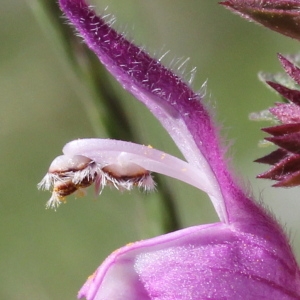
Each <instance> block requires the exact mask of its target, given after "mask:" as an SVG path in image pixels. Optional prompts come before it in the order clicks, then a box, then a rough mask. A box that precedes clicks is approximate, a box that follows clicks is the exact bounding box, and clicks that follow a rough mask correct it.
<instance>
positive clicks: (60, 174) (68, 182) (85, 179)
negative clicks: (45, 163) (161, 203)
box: [38, 155, 155, 209]
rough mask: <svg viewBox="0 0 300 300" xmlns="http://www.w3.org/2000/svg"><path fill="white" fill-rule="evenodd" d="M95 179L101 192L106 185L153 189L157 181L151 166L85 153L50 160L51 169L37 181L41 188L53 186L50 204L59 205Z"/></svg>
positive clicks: (48, 204) (48, 188)
mask: <svg viewBox="0 0 300 300" xmlns="http://www.w3.org/2000/svg"><path fill="white" fill-rule="evenodd" d="M93 183H95V190H96V192H97V193H99V194H100V193H101V192H102V190H103V188H104V186H106V185H107V184H108V185H111V186H114V187H115V188H116V189H118V190H121V191H123V190H131V189H132V188H133V187H138V188H143V189H144V190H145V191H150V190H153V189H154V188H155V183H154V181H153V179H152V177H151V174H150V172H149V171H148V170H146V169H144V168H142V167H141V166H139V165H137V164H135V163H132V162H126V161H117V162H116V163H113V164H109V162H102V163H96V162H95V161H94V160H92V159H90V158H88V157H86V156H83V155H74V156H68V155H61V156H58V157H57V158H55V159H54V161H53V162H52V163H51V165H50V167H49V170H48V173H47V174H46V176H45V177H44V178H43V180H42V181H41V182H40V183H39V184H38V188H41V189H45V190H50V189H51V188H52V196H51V198H50V200H49V201H48V202H47V204H46V207H47V208H54V209H56V208H57V207H58V206H59V205H60V204H61V203H62V202H65V201H66V197H67V196H69V195H71V194H73V193H74V192H77V193H79V194H83V189H85V188H87V187H89V186H90V185H92V184H93Z"/></svg>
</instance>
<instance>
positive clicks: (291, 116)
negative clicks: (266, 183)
mask: <svg viewBox="0 0 300 300" xmlns="http://www.w3.org/2000/svg"><path fill="white" fill-rule="evenodd" d="M279 59H280V62H281V64H282V66H283V67H284V69H285V71H286V73H287V74H288V75H289V76H290V77H291V78H292V79H293V80H294V82H295V83H296V84H300V69H299V68H298V67H297V66H296V65H295V64H294V63H293V62H292V61H290V60H288V59H287V58H285V57H283V56H282V55H279ZM274 79H275V78H273V80H274ZM286 83H287V80H286ZM267 84H268V85H269V86H271V87H272V88H273V89H274V90H275V91H277V92H278V93H279V94H280V95H281V96H283V97H284V98H285V99H286V102H285V103H282V102H281V103H276V104H275V106H274V107H271V108H269V112H270V113H271V114H272V115H273V116H274V117H275V118H276V120H277V123H279V124H276V125H275V126H271V127H268V128H263V129H262V130H263V131H265V132H267V133H268V134H270V135H272V136H271V137H266V138H265V140H267V141H269V142H272V143H273V144H275V145H277V146H278V147H279V148H278V149H277V150H275V151H273V152H272V153H270V154H268V155H266V156H264V157H262V158H260V159H257V160H256V162H259V163H265V164H268V165H271V166H272V167H271V169H270V170H268V171H267V172H265V173H263V174H260V175H259V176H258V178H266V179H272V180H276V181H278V182H277V183H276V184H274V185H273V186H275V187H292V186H296V185H300V154H299V149H300V91H299V90H298V89H297V88H292V89H291V88H288V87H286V86H285V85H282V84H280V83H279V82H276V80H274V81H267ZM290 85H293V83H291V84H290Z"/></svg>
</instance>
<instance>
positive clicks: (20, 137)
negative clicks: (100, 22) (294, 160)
mask: <svg viewBox="0 0 300 300" xmlns="http://www.w3.org/2000/svg"><path fill="white" fill-rule="evenodd" d="M40 4H46V5H47V10H46V11H44V10H41V7H42V6H39V5H40ZM93 4H94V5H95V6H96V7H97V10H98V11H99V12H101V11H103V10H104V8H105V7H106V6H109V9H108V11H109V12H112V13H113V14H114V15H116V17H117V20H118V21H117V25H116V27H117V28H119V29H120V30H124V31H126V32H128V36H133V37H134V40H135V42H137V43H138V44H141V45H146V46H147V49H149V51H150V52H151V53H153V54H154V55H156V56H160V55H161V54H162V53H163V52H165V51H166V50H169V49H170V50H171V53H170V54H169V55H168V56H167V57H166V58H165V59H164V62H165V63H166V64H167V65H168V64H169V63H170V61H172V59H173V58H175V59H177V58H180V57H191V60H190V67H191V68H192V67H193V66H196V67H197V68H198V73H197V76H196V79H195V83H194V85H195V89H197V88H200V86H201V84H202V82H204V81H205V80H206V79H207V78H208V79H209V81H208V102H209V103H210V104H211V106H212V107H213V108H216V119H217V120H218V121H219V122H220V123H221V124H223V125H224V128H225V130H223V131H224V136H226V140H225V141H228V140H229V141H231V140H233V139H234V145H233V147H232V150H231V151H230V152H231V153H232V154H234V157H233V159H232V163H233V165H234V166H235V167H236V169H237V173H238V174H241V175H242V176H243V177H244V178H245V180H248V181H249V182H251V185H252V186H253V192H254V194H256V195H257V198H260V193H261V191H262V190H263V198H264V202H265V203H266V205H268V206H269V207H270V209H271V210H272V211H274V213H275V214H276V215H277V216H278V218H279V219H280V220H281V221H282V223H283V224H287V228H288V230H289V231H291V232H292V240H293V242H294V245H295V251H296V253H297V256H298V257H299V258H300V235H299V232H297V231H299V230H298V228H299V226H300V220H299V217H298V211H299V209H300V204H299V203H300V202H299V199H298V198H299V196H298V190H297V189H292V190H275V191H274V189H272V188H271V187H270V185H271V183H270V182H267V181H266V182H263V181H258V180H256V179H255V175H256V174H257V173H260V172H262V171H263V168H264V167H263V166H259V165H255V164H253V163H252V161H253V160H254V159H255V158H257V157H261V156H262V155H263V154H264V153H267V152H269V150H268V149H267V150H263V149H259V148H258V147H257V143H258V141H259V140H260V139H262V137H263V134H262V133H260V132H259V127H260V125H261V124H257V123H251V122H249V121H248V114H249V113H250V112H252V111H259V110H262V109H264V108H266V107H268V106H269V105H271V104H272V103H273V102H275V101H276V100H278V98H276V96H275V94H272V93H271V92H270V91H269V90H267V89H266V88H265V87H264V86H263V85H262V84H261V83H259V81H258V80H257V76H256V74H257V72H258V71H260V70H265V71H268V72H276V71H281V69H280V66H279V63H278V62H277V58H276V52H281V53H293V52H296V51H297V50H298V47H299V46H298V44H297V43H296V42H294V41H292V40H290V39H288V38H285V37H281V36H279V35H278V34H276V33H272V32H269V31H268V30H266V29H264V28H262V27H259V26H255V25H253V24H250V23H247V22H245V21H244V20H242V19H240V18H238V17H237V16H234V15H232V14H230V13H229V12H228V11H225V10H224V9H223V8H222V7H219V6H218V5H217V3H216V2H214V1H205V2H204V1H195V0H186V1H181V0H152V1H145V0H142V1H141V0H126V1H119V0H101V1H100V0H98V1H93ZM0 15H1V17H0V25H1V26H0V38H1V41H2V42H1V47H0V90H1V101H0V137H1V140H0V141H1V142H0V146H1V147H0V156H1V157H0V158H1V161H2V164H1V166H2V167H1V168H0V174H1V175H0V176H1V179H2V188H1V192H0V196H1V202H0V206H1V210H0V212H1V218H0V222H1V227H0V228H1V230H0V234H1V257H0V260H1V261H0V265H1V273H0V299H12V300H17V299H18V300H19V299H31V300H32V299H38V300H47V299H75V298H76V293H77V290H78V289H79V288H80V286H81V285H82V284H83V283H84V281H85V279H86V277H87V276H88V275H89V274H91V273H92V272H93V271H94V270H95V269H96V267H97V266H98V265H99V264H100V263H101V262H102V261H103V259H105V257H106V256H107V255H108V254H109V253H110V252H112V251H113V250H115V249H116V248H118V247H121V246H122V245H124V244H126V243H128V242H132V241H135V240H138V239H140V238H147V237H151V236H153V235H157V234H160V233H161V232H162V227H161V225H160V224H158V222H157V220H161V219H162V220H163V219H164V218H165V216H166V214H165V212H164V213H162V208H161V206H160V203H161V199H162V197H161V195H162V194H163V195H166V194H168V193H170V194H171V195H172V197H170V198H169V197H167V199H173V198H174V200H172V201H174V202H171V204H173V203H175V207H173V206H172V207H173V208H174V217H175V216H176V214H175V212H176V210H177V211H179V212H180V216H179V221H180V222H181V224H182V226H184V227H185V226H190V225H195V224H202V223H211V222H214V221H216V220H217V218H216V216H215V213H214V211H213V209H212V206H211V204H210V202H209V200H208V199H207V197H206V196H205V195H203V194H202V193H200V192H199V191H197V190H196V189H194V188H191V187H187V186H186V185H184V184H182V183H179V182H176V181H175V180H171V179H166V180H165V181H164V182H162V181H160V182H159V186H158V192H156V193H153V194H150V195H146V194H142V193H138V192H136V191H134V192H131V193H124V194H119V193H118V192H117V191H113V190H109V189H106V190H104V192H103V194H102V195H101V197H94V195H93V192H92V191H90V195H89V196H87V197H85V198H83V199H75V198H72V197H71V198H70V199H69V201H68V203H67V204H66V205H62V206H61V207H60V208H59V209H58V210H57V212H53V211H49V210H45V209H44V205H45V202H46V201H47V199H48V197H49V196H50V194H49V193H46V192H40V191H37V189H36V184H37V183H38V182H39V181H40V180H41V178H42V177H43V176H44V174H45V172H46V171H47V168H48V166H49V163H50V162H51V161H52V159H53V158H54V157H55V156H57V155H59V154H60V153H61V148H62V147H63V145H64V144H65V143H66V142H68V141H70V140H73V139H77V138H85V137H114V138H122V139H127V140H132V141H134V142H141V143H144V144H151V145H152V146H153V147H155V148H158V149H163V150H164V151H168V152H170V153H172V154H175V155H178V156H180V154H179V153H178V150H177V149H176V147H175V146H174V144H173V143H172V141H171V140H170V138H169V137H168V135H167V133H165V132H164V131H163V130H161V127H160V125H159V124H158V122H157V121H156V120H155V119H154V118H153V117H152V115H151V114H150V113H149V112H148V111H147V110H146V109H145V108H144V107H143V106H142V105H141V104H140V103H138V102H137V101H136V100H134V99H133V97H131V96H130V95H128V94H127V93H126V92H124V91H123V90H122V88H121V87H120V86H119V85H118V84H117V83H116V82H115V81H114V79H113V78H111V77H110V76H109V75H107V74H106V72H105V71H104V70H103V69H102V68H101V66H100V65H99V63H98V62H97V61H96V60H95V57H94V56H93V55H91V54H90V53H89V52H88V51H87V50H86V48H85V47H84V45H81V46H78V44H77V43H75V40H74V37H73V35H70V29H69V27H68V26H66V25H63V24H64V19H62V18H61V19H60V21H61V23H60V22H58V19H57V16H58V10H57V7H56V1H46V0H45V2H43V1H37V0H28V1H27V2H24V1H17V0H11V1H5V2H3V3H2V4H1V11H0ZM49 21H50V22H49ZM122 24H123V25H125V26H122ZM126 24H127V26H126ZM132 27H134V28H132ZM75 45H76V46H75ZM74 47H75V49H76V50H75V52H74V51H73V50H74ZM74 53H75V55H74ZM105 99H110V101H109V102H106V101H105ZM112 101H113V102H112ZM109 103H110V104H109ZM111 103H113V106H111ZM262 125H264V124H262ZM233 149H234V150H233ZM264 151H265V152H264ZM263 152H264V153H263ZM246 184H247V185H248V183H246ZM168 186H169V187H171V188H172V189H168ZM164 187H167V188H166V190H165V192H164V193H162V192H161V191H164ZM174 195H176V197H174ZM164 207H166V206H164ZM156 214H157V215H158V217H157V219H155V218H153V215H156ZM179 221H176V222H179ZM173 225H174V224H173ZM177 225H178V224H177ZM168 226H169V225H168ZM170 226H171V225H170Z"/></svg>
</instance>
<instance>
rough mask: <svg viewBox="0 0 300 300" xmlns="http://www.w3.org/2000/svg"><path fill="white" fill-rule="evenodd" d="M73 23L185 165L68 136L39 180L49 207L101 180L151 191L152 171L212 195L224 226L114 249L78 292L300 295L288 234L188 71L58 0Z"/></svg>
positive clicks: (143, 296) (142, 150)
mask: <svg viewBox="0 0 300 300" xmlns="http://www.w3.org/2000/svg"><path fill="white" fill-rule="evenodd" d="M59 3H60V7H61V9H62V11H63V12H64V13H65V15H66V17H67V18H68V20H69V21H70V22H71V24H73V26H74V27H75V28H76V31H77V32H78V33H79V34H80V35H81V36H82V37H83V39H84V41H85V42H86V44H87V45H88V47H89V48H90V49H92V50H93V51H94V52H95V53H96V55H97V56H98V57H99V59H100V61H101V62H102V63H103V64H104V65H105V67H106V68H107V69H108V71H109V72H111V74H112V75H113V76H114V77H115V78H116V79H117V80H118V81H119V82H120V84H121V85H122V86H123V87H124V88H125V89H126V90H128V91H129V92H130V93H132V94H133V95H134V96H135V97H136V98H137V99H138V100H139V101H141V102H142V103H143V104H144V105H146V107H148V108H149V110H150V111H151V112H152V113H153V115H154V116H155V117H156V118H157V119H158V120H159V121H160V122H161V124H162V125H163V127H164V128H165V129H166V130H167V131H168V132H169V134H170V136H171V137H172V138H173V140H174V142H175V143H176V144H177V146H178V148H179V149H180V151H181V152H182V153H183V155H184V157H185V159H186V161H182V160H179V159H177V158H175V157H172V156H170V155H167V154H166V153H164V152H161V151H158V150H155V149H152V148H151V147H148V146H141V145H136V144H133V143H127V142H122V141H114V140H100V139H83V140H77V141H73V142H70V143H69V144H67V145H66V146H65V147H64V149H63V152H64V155H63V156H60V157H59V158H57V159H56V160H54V162H53V164H52V165H51V166H50V168H49V171H48V174H47V175H46V177H45V178H44V180H43V181H42V183H41V186H43V187H45V188H46V189H49V188H51V186H53V195H52V198H51V199H52V200H51V199H50V201H51V202H50V206H56V205H57V204H59V203H60V202H61V201H64V198H65V196H67V195H69V194H71V193H73V192H74V191H77V190H80V189H83V188H85V187H87V186H89V185H91V184H93V183H94V184H95V186H96V190H99V191H100V190H101V189H102V187H103V186H104V185H105V184H111V185H113V186H115V187H116V188H120V189H130V188H132V187H134V186H139V187H142V188H146V189H152V188H153V187H154V184H153V182H152V179H151V172H160V173H163V174H165V175H168V176H172V177H174V178H177V179H180V180H183V181H185V182H187V183H189V184H192V185H193V186H196V187H197V188H199V189H202V190H203V191H205V192H206V193H207V194H208V195H209V196H210V198H211V200H212V203H213V205H214V207H215V209H216V212H217V214H218V216H219V218H220V221H221V222H220V223H216V224H210V225H200V226H195V227H191V228H186V229H183V230H180V231H177V232H173V233H169V234H166V235H162V236H159V237H156V238H153V239H149V240H145V241H140V242H136V243H133V244H128V245H127V246H125V247H123V248H121V249H119V250H117V251H115V252H113V253H112V254H111V255H110V256H109V257H108V258H107V259H106V260H105V262H104V263H103V264H102V265H101V266H100V267H99V268H98V269H97V271H96V272H95V273H94V275H92V276H91V277H90V278H89V279H88V281H87V282H86V284H85V285H84V286H83V287H82V289H81V290H80V292H79V297H80V298H81V297H86V299H98V300H100V299H101V300H111V299H114V300H118V299H122V300H124V299H125V300H126V299H128V300H134V299H139V300H154V299H155V300H174V299H182V300H188V299H193V300H195V299H197V300H198V299H199V300H200V299H280V300H281V299H300V279H299V268H298V265H297V262H296V260H295V258H294V255H293V253H292V250H291V247H290V245H289V242H288V239H287V237H286V235H285V233H284V231H283V229H282V228H281V226H280V225H279V224H278V223H277V221H276V220H275V218H273V217H272V216H271V215H270V214H269V213H268V212H266V211H265V210H264V209H263V208H262V207H261V205H259V204H258V203H256V202H255V201H253V199H252V198H251V196H250V195H248V194H247V193H245V192H244V190H243V189H242V188H241V187H240V186H239V185H238V184H237V183H236V180H235V179H234V178H233V176H232V174H231V172H230V171H229V169H228V166H227V163H226V160H225V159H224V150H223V149H222V147H221V146H220V142H219V137H218V135H219V133H218V128H217V127H216V126H215V124H214V122H213V121H212V118H211V116H210V114H209V112H208V110H207V108H206V107H205V105H204V104H203V99H202V96H201V95H199V94H197V93H195V92H193V90H192V89H191V87H190V85H189V84H188V83H186V82H185V81H184V80H183V79H182V78H181V77H180V76H178V75H175V74H174V73H173V72H172V71H171V70H169V69H167V68H165V67H164V66H163V65H161V63H160V62H159V61H157V60H155V59H153V58H151V57H150V56H149V55H148V54H147V53H146V52H145V51H144V50H143V49H141V48H139V47H137V46H135V45H134V44H133V43H131V42H130V41H128V40H126V39H125V37H124V36H123V35H121V34H119V33H117V32H116V31H115V30H114V29H113V28H111V27H110V25H109V22H106V21H105V20H104V19H103V18H101V17H100V16H97V15H96V13H95V12H94V10H93V9H92V8H91V7H89V6H88V5H87V3H86V2H85V1H84V0H60V1H59Z"/></svg>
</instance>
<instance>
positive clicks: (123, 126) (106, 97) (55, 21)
mask: <svg viewBox="0 0 300 300" xmlns="http://www.w3.org/2000/svg"><path fill="white" fill-rule="evenodd" d="M28 3H29V5H30V7H31V8H32V11H33V12H34V15H35V17H36V18H37V20H38V22H39V24H40V26H41V28H42V29H44V31H45V32H46V36H47V37H48V38H50V40H51V42H52V44H54V45H55V49H56V51H57V52H58V54H59V56H60V57H62V58H63V61H64V62H63V63H64V64H66V62H67V65H65V67H66V69H70V68H71V72H69V73H75V74H76V75H77V76H71V77H70V74H69V73H68V78H69V79H70V80H71V81H72V82H71V83H72V87H74V89H75V91H76V93H77V94H78V96H79V98H80V99H84V101H83V105H84V107H85V108H86V111H87V114H88V117H89V119H90V121H91V124H92V126H93V129H94V131H95V133H96V135H98V136H100V135H101V134H100V128H104V130H105V131H106V132H107V133H108V135H109V137H111V138H113V139H120V140H127V141H135V142H139V138H138V137H137V134H136V132H135V130H134V127H133V125H132V124H131V123H130V121H129V120H128V118H127V116H126V114H124V111H125V110H124V109H123V103H122V101H121V100H120V99H119V97H118V96H117V95H116V94H115V92H114V90H113V88H112V86H111V84H110V82H109V78H108V75H107V72H106V70H105V69H104V67H103V66H102V65H101V64H100V63H99V61H98V59H97V58H96V57H95V55H94V54H93V53H92V52H91V51H89V49H87V48H86V47H85V46H84V45H83V44H82V43H81V41H80V40H79V39H78V38H76V37H74V35H73V32H72V30H70V28H69V27H68V26H65V25H64V24H63V23H64V22H63V19H62V18H61V16H62V13H61V11H60V10H59V8H58V5H57V4H56V2H54V1H48V0H35V1H28ZM87 95H89V96H90V97H87ZM115 120H117V122H116V121H115ZM156 181H157V183H158V186H159V196H160V198H161V199H160V201H158V204H157V206H158V208H157V209H153V210H152V209H150V210H151V216H152V217H153V218H155V220H156V221H155V222H158V223H159V224H161V230H162V231H163V232H171V231H175V230H178V229H179V228H180V227H181V226H180V221H179V216H178V213H177V208H176V205H175V201H174V195H173V192H172V190H171V188H169V186H167V184H166V182H162V180H161V179H160V177H158V176H156ZM152 211H153V212H152ZM157 211H159V212H160V213H157Z"/></svg>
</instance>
